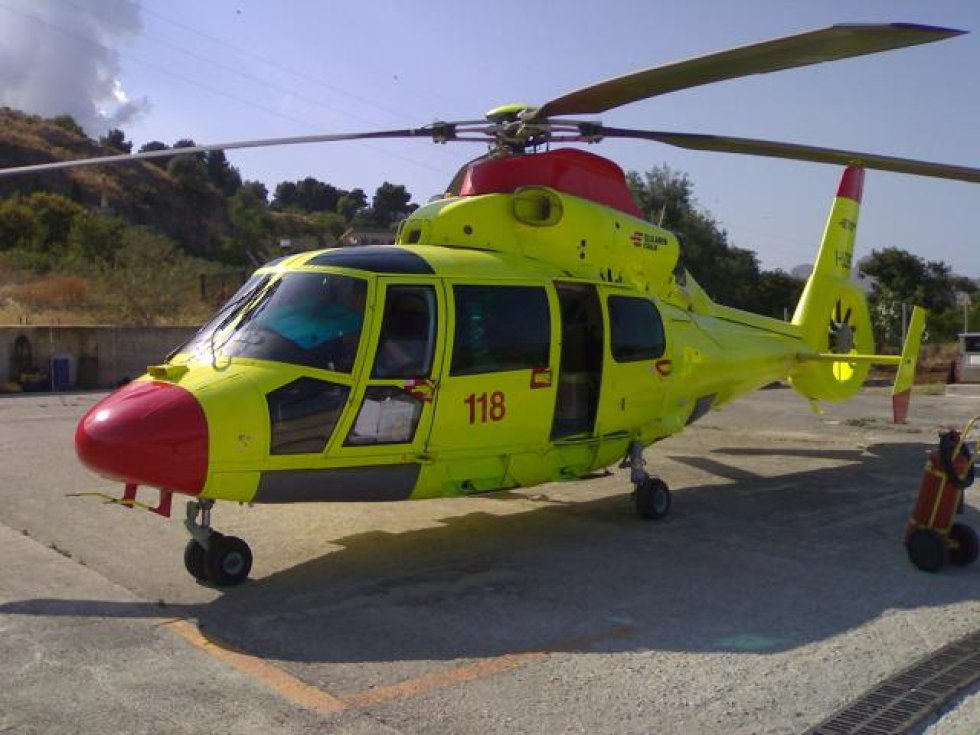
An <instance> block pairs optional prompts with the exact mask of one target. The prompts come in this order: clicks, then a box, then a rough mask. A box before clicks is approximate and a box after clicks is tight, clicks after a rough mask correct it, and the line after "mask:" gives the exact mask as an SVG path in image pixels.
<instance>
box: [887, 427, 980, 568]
mask: <svg viewBox="0 0 980 735" xmlns="http://www.w3.org/2000/svg"><path fill="white" fill-rule="evenodd" d="M978 422H980V416H974V417H973V418H972V419H970V421H969V423H967V425H966V428H965V429H963V431H962V432H959V431H956V430H955V429H950V430H949V431H945V432H943V433H941V434H940V435H939V447H938V448H937V449H932V450H930V451H929V452H928V455H927V458H926V467H925V471H924V472H923V475H922V484H921V485H920V486H919V496H918V499H917V500H916V503H915V508H914V509H913V511H912V516H911V517H910V518H909V522H908V526H906V529H905V549H906V551H908V554H909V560H910V561H911V562H912V563H913V564H915V566H917V567H918V568H919V569H921V570H923V571H926V572H936V571H939V570H940V569H942V568H943V567H944V566H946V564H949V563H952V564H955V565H957V566H966V565H967V564H972V563H973V562H974V561H976V559H977V553H978V549H980V543H978V540H977V534H976V531H974V530H973V529H972V528H971V527H970V526H968V525H966V524H965V523H954V518H955V516H956V514H957V513H962V512H963V491H964V490H966V488H968V487H969V486H970V485H972V484H973V476H974V457H975V455H976V453H977V445H978V444H980V441H976V440H975V441H974V446H973V451H971V450H970V447H969V437H970V433H971V431H973V429H974V428H975V427H976V426H977V424H978Z"/></svg>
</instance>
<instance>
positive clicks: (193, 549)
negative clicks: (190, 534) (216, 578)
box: [184, 539, 208, 582]
mask: <svg viewBox="0 0 980 735" xmlns="http://www.w3.org/2000/svg"><path fill="white" fill-rule="evenodd" d="M206 553H207V550H206V549H205V548H204V547H203V546H201V544H199V543H198V542H197V541H196V540H195V539H191V540H190V541H188V542H187V546H185V547H184V568H185V569H186V570H187V571H188V572H189V573H190V575H191V576H192V577H194V579H196V580H197V581H198V582H203V581H205V580H206V579H207V578H208V573H207V569H205V567H204V555H205V554H206Z"/></svg>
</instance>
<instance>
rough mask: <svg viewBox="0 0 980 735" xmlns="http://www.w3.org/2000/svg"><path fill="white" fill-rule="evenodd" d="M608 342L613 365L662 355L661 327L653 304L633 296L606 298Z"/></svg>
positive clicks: (662, 331)
mask: <svg viewBox="0 0 980 735" xmlns="http://www.w3.org/2000/svg"><path fill="white" fill-rule="evenodd" d="M609 342H610V346H611V348H612V355H613V359H615V360H616V362H634V361H637V360H649V359H651V358H655V357H660V356H661V355H663V354H664V348H665V347H666V343H665V340H664V324H663V321H662V320H661V318H660V312H659V311H657V307H656V306H654V305H653V302H652V301H648V300H647V299H641V298H636V297H633V296H610V297H609Z"/></svg>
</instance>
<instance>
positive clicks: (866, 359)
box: [796, 352, 902, 365]
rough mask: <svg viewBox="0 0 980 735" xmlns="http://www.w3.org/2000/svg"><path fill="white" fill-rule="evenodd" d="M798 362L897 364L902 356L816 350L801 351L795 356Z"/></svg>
mask: <svg viewBox="0 0 980 735" xmlns="http://www.w3.org/2000/svg"><path fill="white" fill-rule="evenodd" d="M796 359H798V360H799V361H800V362H848V363H855V364H856V363H867V364H870V365H898V364H900V363H901V361H902V358H901V357H899V356H898V355H859V354H857V353H846V354H842V353H840V352H817V353H815V354H807V353H805V352H801V353H800V354H798V355H797V356H796Z"/></svg>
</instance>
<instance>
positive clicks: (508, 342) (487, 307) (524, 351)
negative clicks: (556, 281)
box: [450, 286, 551, 375]
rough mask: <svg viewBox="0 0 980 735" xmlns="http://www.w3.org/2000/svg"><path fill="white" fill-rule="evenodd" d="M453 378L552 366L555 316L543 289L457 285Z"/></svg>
mask: <svg viewBox="0 0 980 735" xmlns="http://www.w3.org/2000/svg"><path fill="white" fill-rule="evenodd" d="M453 296H454V301H455V305H456V331H455V334H454V337H453V359H452V365H451V367H450V374H451V375H476V374H478V373H495V372H503V371H506V370H524V369H528V368H535V367H544V366H547V365H548V356H549V352H550V349H551V316H550V312H549V310H548V295H547V293H546V292H545V290H544V289H543V288H541V287H538V286H454V287H453Z"/></svg>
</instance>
